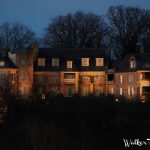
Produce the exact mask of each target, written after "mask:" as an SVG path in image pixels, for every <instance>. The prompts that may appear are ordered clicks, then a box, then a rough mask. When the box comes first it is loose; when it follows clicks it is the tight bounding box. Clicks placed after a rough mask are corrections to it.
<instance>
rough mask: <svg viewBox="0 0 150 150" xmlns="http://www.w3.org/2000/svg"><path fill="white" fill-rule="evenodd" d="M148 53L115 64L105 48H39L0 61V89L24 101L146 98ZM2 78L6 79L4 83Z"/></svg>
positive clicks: (149, 76) (149, 77) (149, 67)
mask: <svg viewBox="0 0 150 150" xmlns="http://www.w3.org/2000/svg"><path fill="white" fill-rule="evenodd" d="M149 58H150V54H149V53H144V51H141V52H139V53H135V54H128V55H126V56H125V57H124V59H123V60H121V61H118V62H115V61H112V60H111V58H110V52H109V49H95V48H92V49H89V48H82V49H74V48H69V49H68V48H66V49H64V48H63V49H62V48H60V49H59V48H57V49H55V48H39V47H38V46H35V47H34V48H32V49H29V50H26V51H21V52H20V51H18V52H16V53H11V52H8V54H7V55H6V56H5V57H3V58H0V87H3V88H4V86H5V85H6V86H7V87H8V85H7V84H9V86H10V91H11V93H12V94H17V95H19V96H20V97H22V98H25V99H27V98H28V97H30V96H32V94H37V95H39V96H41V97H45V96H46V95H51V96H55V95H57V94H62V95H63V96H74V95H76V94H77V95H80V96H89V95H93V96H99V95H101V94H105V95H108V94H112V95H114V96H116V97H120V96H125V97H127V98H128V99H135V98H136V97H139V98H140V99H142V100H143V99H146V98H147V97H148V96H149V94H150V59H149ZM6 77H7V79H8V80H9V83H8V80H7V83H6V80H5V79H6Z"/></svg>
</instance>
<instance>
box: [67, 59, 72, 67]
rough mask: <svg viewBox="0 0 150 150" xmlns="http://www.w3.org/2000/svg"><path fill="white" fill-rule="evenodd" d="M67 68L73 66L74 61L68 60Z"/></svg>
mask: <svg viewBox="0 0 150 150" xmlns="http://www.w3.org/2000/svg"><path fill="white" fill-rule="evenodd" d="M67 68H68V69H71V68H72V61H70V60H68V61H67Z"/></svg>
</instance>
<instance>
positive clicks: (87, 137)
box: [0, 97, 150, 150]
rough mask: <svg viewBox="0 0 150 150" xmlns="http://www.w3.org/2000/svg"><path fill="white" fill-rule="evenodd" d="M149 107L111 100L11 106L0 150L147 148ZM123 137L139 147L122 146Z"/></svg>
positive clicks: (52, 100) (78, 99)
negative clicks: (134, 141) (136, 142)
mask: <svg viewBox="0 0 150 150" xmlns="http://www.w3.org/2000/svg"><path fill="white" fill-rule="evenodd" d="M147 138H150V103H149V102H147V103H141V102H132V103H131V102H114V101H113V100H112V98H111V97H97V98H93V97H89V98H81V97H74V98H62V97H55V98H50V99H49V100H48V102H46V103H45V102H41V101H36V102H32V103H28V104H27V103H26V104H24V103H21V102H15V103H11V104H9V106H8V113H7V116H6V119H5V122H4V123H3V124H2V125H1V127H0V150H107V149H108V150H123V149H139V150H140V149H146V150H147V149H150V145H149V144H148V141H146V139H147ZM123 139H128V140H130V139H131V140H134V139H139V140H140V141H144V142H145V143H146V144H145V143H144V144H143V145H141V143H138V144H139V145H138V146H137V145H134V146H133V145H132V146H130V147H129V148H125V145H124V142H123Z"/></svg>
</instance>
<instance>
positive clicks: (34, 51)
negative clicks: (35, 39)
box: [33, 44, 39, 60]
mask: <svg viewBox="0 0 150 150" xmlns="http://www.w3.org/2000/svg"><path fill="white" fill-rule="evenodd" d="M38 51H39V44H35V45H34V46H33V59H34V60H35V59H36V57H37V53H38Z"/></svg>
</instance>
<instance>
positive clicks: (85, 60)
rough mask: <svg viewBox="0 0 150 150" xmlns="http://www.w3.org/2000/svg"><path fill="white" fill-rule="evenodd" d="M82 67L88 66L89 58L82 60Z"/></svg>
mask: <svg viewBox="0 0 150 150" xmlns="http://www.w3.org/2000/svg"><path fill="white" fill-rule="evenodd" d="M82 66H89V58H82Z"/></svg>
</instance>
